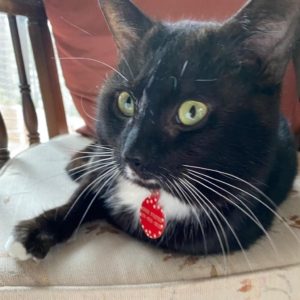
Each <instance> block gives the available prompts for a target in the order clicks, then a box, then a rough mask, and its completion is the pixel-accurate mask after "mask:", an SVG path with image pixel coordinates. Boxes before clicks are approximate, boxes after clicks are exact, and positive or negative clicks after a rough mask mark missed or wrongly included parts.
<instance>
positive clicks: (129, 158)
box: [124, 153, 143, 171]
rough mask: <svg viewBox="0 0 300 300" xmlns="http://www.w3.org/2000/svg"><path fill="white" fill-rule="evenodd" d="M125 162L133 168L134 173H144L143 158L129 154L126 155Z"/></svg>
mask: <svg viewBox="0 0 300 300" xmlns="http://www.w3.org/2000/svg"><path fill="white" fill-rule="evenodd" d="M124 159H125V162H126V163H127V164H128V165H129V167H131V168H132V169H133V170H134V171H142V169H143V158H142V156H141V155H138V154H134V153H132V154H130V153H127V154H125V155H124Z"/></svg>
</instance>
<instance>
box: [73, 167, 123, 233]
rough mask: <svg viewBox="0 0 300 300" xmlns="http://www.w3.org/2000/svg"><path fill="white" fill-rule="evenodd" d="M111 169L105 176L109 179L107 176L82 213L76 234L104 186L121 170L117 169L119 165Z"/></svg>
mask: <svg viewBox="0 0 300 300" xmlns="http://www.w3.org/2000/svg"><path fill="white" fill-rule="evenodd" d="M109 171H110V174H109V175H107V176H106V177H105V178H106V179H107V177H108V176H109V178H108V179H107V180H106V181H105V182H104V183H103V184H102V186H101V187H100V188H99V189H98V191H97V192H96V194H95V196H94V197H93V199H92V200H91V202H90V203H89V205H88V206H87V208H86V210H85V212H84V214H83V215H82V217H81V219H80V221H79V224H78V226H77V228H76V229H75V231H74V235H76V234H77V233H78V230H79V228H80V226H81V224H82V222H83V221H84V219H85V217H86V216H87V214H88V212H89V210H90V208H91V207H92V205H93V203H94V202H95V200H96V199H97V197H98V196H99V194H100V192H101V191H102V190H103V188H104V187H105V186H106V184H107V183H108V182H111V181H114V180H115V178H116V177H117V176H118V174H119V171H118V170H117V166H116V167H115V168H113V169H111V170H109ZM111 173H113V174H112V175H111ZM110 175H111V176H110ZM101 181H102V180H101ZM101 181H98V182H97V185H99V184H100V183H101Z"/></svg>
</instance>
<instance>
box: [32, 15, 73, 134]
mask: <svg viewBox="0 0 300 300" xmlns="http://www.w3.org/2000/svg"><path fill="white" fill-rule="evenodd" d="M28 32H29V36H30V40H31V45H32V50H33V56H34V60H35V65H36V70H37V74H38V78H39V82H40V88H41V94H42V100H43V104H44V110H45V114H46V122H47V127H48V133H49V137H50V138H51V137H54V136H57V135H60V134H65V133H67V132H68V126H67V121H66V115H65V110H64V105H63V100H62V94H61V90H60V85H59V80H58V72H57V67H56V62H55V57H54V49H53V46H52V41H51V35H50V31H49V27H48V23H47V18H46V17H45V18H43V17H42V15H41V16H40V17H39V18H31V17H29V18H28Z"/></svg>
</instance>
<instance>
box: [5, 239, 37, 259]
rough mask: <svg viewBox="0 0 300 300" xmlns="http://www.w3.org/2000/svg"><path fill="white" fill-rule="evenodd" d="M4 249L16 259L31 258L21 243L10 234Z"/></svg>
mask: <svg viewBox="0 0 300 300" xmlns="http://www.w3.org/2000/svg"><path fill="white" fill-rule="evenodd" d="M5 250H6V252H7V253H8V255H9V256H11V257H13V258H15V259H18V260H22V261H24V260H28V259H31V258H32V255H31V254H28V253H27V251H26V249H25V247H24V246H23V244H22V243H20V242H18V241H16V240H15V239H14V237H13V236H11V237H10V238H9V239H8V241H7V242H6V244H5Z"/></svg>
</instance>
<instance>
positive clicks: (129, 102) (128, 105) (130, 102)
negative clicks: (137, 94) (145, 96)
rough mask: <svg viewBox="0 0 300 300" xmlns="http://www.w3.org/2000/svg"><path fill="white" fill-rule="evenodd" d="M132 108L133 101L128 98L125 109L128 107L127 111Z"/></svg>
mask: <svg viewBox="0 0 300 300" xmlns="http://www.w3.org/2000/svg"><path fill="white" fill-rule="evenodd" d="M131 106H132V101H131V98H130V97H128V98H127V100H126V102H125V107H126V109H130V108H131Z"/></svg>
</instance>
